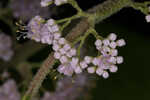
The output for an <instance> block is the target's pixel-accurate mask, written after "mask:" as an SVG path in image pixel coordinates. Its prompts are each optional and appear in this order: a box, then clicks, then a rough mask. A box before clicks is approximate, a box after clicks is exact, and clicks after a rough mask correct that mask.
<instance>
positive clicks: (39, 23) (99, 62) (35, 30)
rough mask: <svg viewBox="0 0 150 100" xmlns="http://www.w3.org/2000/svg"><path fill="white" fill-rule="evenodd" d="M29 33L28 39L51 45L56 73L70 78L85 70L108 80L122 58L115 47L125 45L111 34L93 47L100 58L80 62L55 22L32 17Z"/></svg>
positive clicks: (86, 57)
mask: <svg viewBox="0 0 150 100" xmlns="http://www.w3.org/2000/svg"><path fill="white" fill-rule="evenodd" d="M28 27H29V28H30V29H29V30H30V32H29V34H28V36H27V37H28V38H30V39H33V40H35V41H38V42H42V43H47V44H52V48H53V50H54V58H55V59H57V60H59V61H60V63H61V64H60V65H59V66H58V69H57V70H58V72H60V73H62V74H64V75H67V76H72V75H73V74H74V73H76V74H80V73H82V72H83V70H85V69H87V71H88V73H97V74H98V75H100V76H101V75H102V76H103V77H104V78H108V76H109V74H108V72H107V70H109V71H110V72H116V71H117V69H118V68H117V66H116V64H121V63H122V62H123V57H122V56H117V55H118V50H117V49H116V47H117V46H119V47H121V46H124V45H125V41H124V40H123V39H120V40H116V39H117V36H116V34H114V33H112V34H110V35H109V36H108V38H106V39H104V40H100V39H98V40H96V42H95V45H96V48H97V50H98V51H99V52H100V54H101V55H100V56H97V57H90V56H85V57H84V59H83V60H82V61H80V60H79V58H78V57H77V51H76V48H74V47H72V45H71V44H70V43H69V42H68V41H67V40H66V39H65V38H63V37H62V36H61V32H60V30H59V26H58V25H57V24H56V22H55V20H53V19H49V20H47V21H45V20H44V19H42V18H41V17H40V16H36V17H34V18H33V19H32V20H31V21H30V23H29V24H28Z"/></svg>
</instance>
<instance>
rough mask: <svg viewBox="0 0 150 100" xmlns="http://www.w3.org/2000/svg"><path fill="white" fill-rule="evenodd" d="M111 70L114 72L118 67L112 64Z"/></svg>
mask: <svg viewBox="0 0 150 100" xmlns="http://www.w3.org/2000/svg"><path fill="white" fill-rule="evenodd" d="M109 70H110V72H112V73H114V72H117V70H118V67H117V66H115V65H111V66H110V69H109Z"/></svg>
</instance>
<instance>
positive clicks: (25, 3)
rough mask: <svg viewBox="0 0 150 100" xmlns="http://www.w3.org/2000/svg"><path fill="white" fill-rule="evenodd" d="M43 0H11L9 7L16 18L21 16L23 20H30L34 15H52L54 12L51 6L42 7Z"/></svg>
mask: <svg viewBox="0 0 150 100" xmlns="http://www.w3.org/2000/svg"><path fill="white" fill-rule="evenodd" d="M40 1H41V0H32V2H31V0H10V4H9V7H10V8H11V9H12V14H13V16H14V17H15V18H21V19H22V20H23V21H29V20H30V19H31V18H32V17H33V16H36V15H38V14H40V15H41V16H42V17H44V18H45V17H46V18H48V17H50V15H51V14H52V13H53V12H52V11H51V12H50V11H49V7H45V8H43V7H41V5H40V3H39V2H40Z"/></svg>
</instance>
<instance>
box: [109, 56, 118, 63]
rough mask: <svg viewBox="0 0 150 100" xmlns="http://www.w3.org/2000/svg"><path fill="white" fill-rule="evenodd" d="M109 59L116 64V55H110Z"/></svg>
mask: <svg viewBox="0 0 150 100" xmlns="http://www.w3.org/2000/svg"><path fill="white" fill-rule="evenodd" d="M108 61H109V62H110V63H113V64H116V58H115V57H110V58H109V59H108Z"/></svg>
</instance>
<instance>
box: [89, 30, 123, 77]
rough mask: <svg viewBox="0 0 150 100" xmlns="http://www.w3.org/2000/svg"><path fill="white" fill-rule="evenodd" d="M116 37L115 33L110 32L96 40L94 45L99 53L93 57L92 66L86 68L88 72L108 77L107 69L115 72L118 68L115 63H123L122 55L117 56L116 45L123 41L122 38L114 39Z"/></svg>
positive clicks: (121, 43)
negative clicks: (106, 36)
mask: <svg viewBox="0 0 150 100" xmlns="http://www.w3.org/2000/svg"><path fill="white" fill-rule="evenodd" d="M116 38H117V36H116V34H114V33H112V34H110V35H109V36H108V38H106V39H104V40H100V39H98V40H96V42H95V45H96V48H97V50H98V51H99V52H100V54H101V55H100V56H98V57H95V58H93V60H92V64H93V65H94V67H89V68H88V72H89V73H95V72H96V74H98V75H99V76H101V75H102V76H103V77H104V78H108V77H109V74H108V72H107V70H109V71H110V72H116V71H117V70H118V68H117V66H116V64H121V63H123V57H122V56H117V55H118V50H117V49H116V47H117V46H118V47H122V46H124V45H125V41H124V40H123V39H120V40H117V41H115V40H116Z"/></svg>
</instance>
